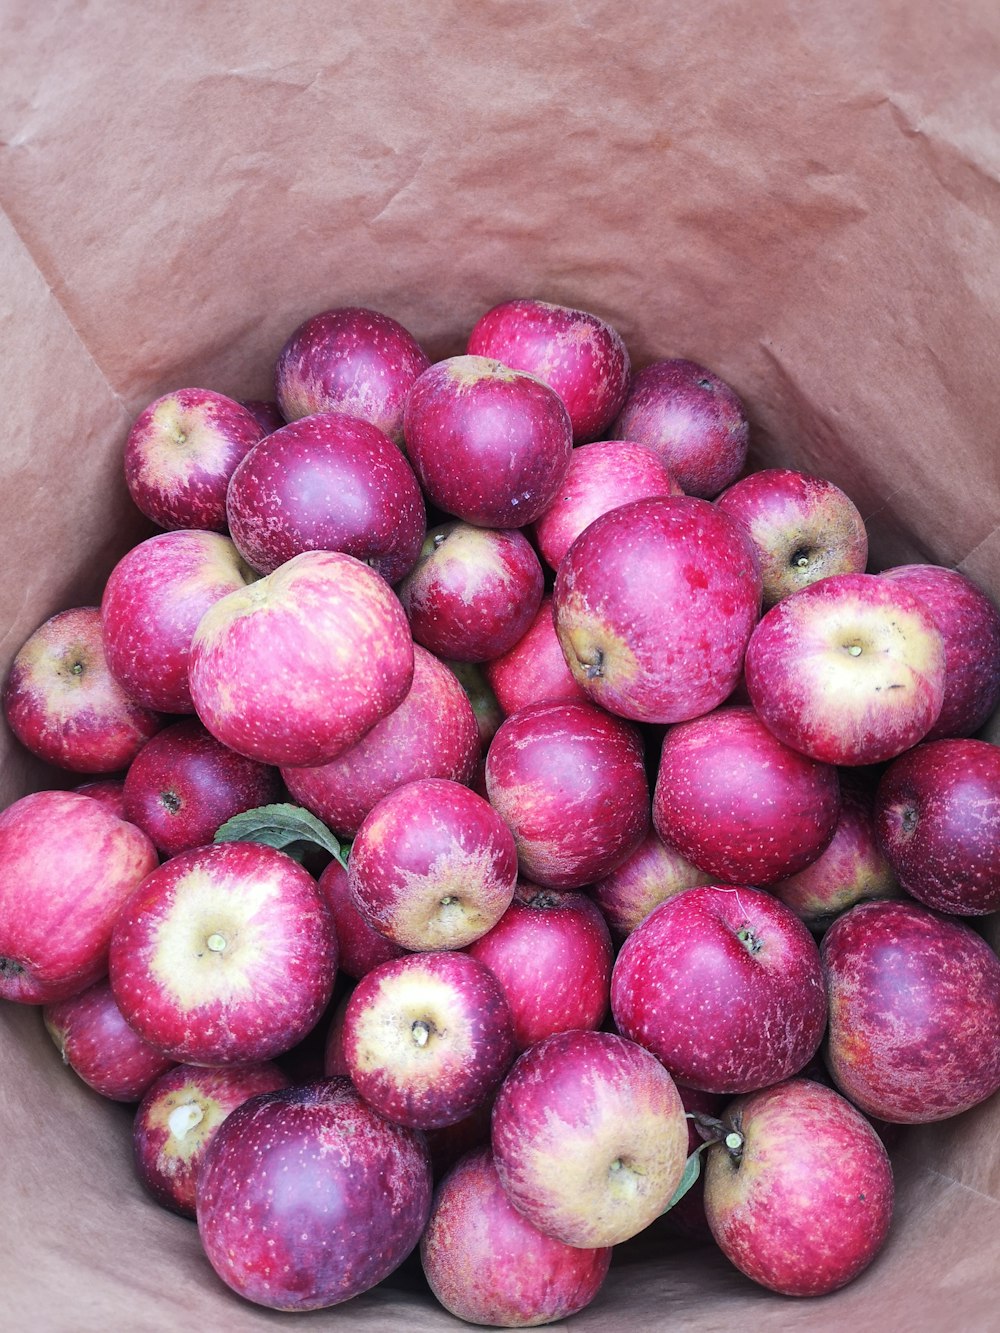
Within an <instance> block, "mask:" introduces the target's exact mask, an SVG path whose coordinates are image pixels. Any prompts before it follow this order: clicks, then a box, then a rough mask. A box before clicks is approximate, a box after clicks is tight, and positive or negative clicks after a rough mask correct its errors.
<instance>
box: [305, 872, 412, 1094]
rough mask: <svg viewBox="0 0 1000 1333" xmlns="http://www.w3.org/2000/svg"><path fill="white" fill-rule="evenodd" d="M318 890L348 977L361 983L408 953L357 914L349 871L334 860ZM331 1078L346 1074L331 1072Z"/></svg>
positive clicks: (342, 967)
mask: <svg viewBox="0 0 1000 1333" xmlns="http://www.w3.org/2000/svg"><path fill="white" fill-rule="evenodd" d="M319 887H320V889H321V890H322V892H323V896H324V897H325V898H326V905H327V907H329V909H330V915H331V917H332V918H333V925H334V929H335V931H336V935H337V950H338V954H339V957H338V963H339V966H340V970H341V972H343V973H344V975H345V976H348V977H352V978H353V979H354V980H355V981H360V980H361V978H362V977H363V976H365V975H366V973H368V972H370V971H371V970H372V968H373V967H378V965H379V963H387V962H389V960H390V959H392V958H400V957H401V956H402V955H403V954H404V953H405V952H406V951H405V949H404V948H403V947H402V945H400V944H394V943H393V941H392V940H389V939H386V937H385V936H384V935H380V934H379V933H378V931H377V930H375V929H374V928H373V927H372V926H370V925H369V924H368V922H367V921H366V920H365V919H364V917H363V916H362V915H361V913H360V912H359V911H358V909H357V906H356V904H355V902H354V895H353V894H352V893H351V886H350V882H349V880H348V877H347V870H346V869H345V867H344V866H342V865H341V863H340V862H339V861H337V860H333V861H331V862H330V864H329V865H328V866H327V867H326V869H325V870H324V871H323V873H322V874H321V875H320V877H319ZM327 1072H328V1073H332V1074H340V1073H344V1072H346V1071H344V1070H342V1069H330V1070H328V1071H327Z"/></svg>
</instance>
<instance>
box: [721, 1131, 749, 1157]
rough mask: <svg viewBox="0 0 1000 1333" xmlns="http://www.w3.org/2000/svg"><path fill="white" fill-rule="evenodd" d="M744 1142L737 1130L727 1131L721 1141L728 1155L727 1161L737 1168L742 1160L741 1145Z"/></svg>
mask: <svg viewBox="0 0 1000 1333" xmlns="http://www.w3.org/2000/svg"><path fill="white" fill-rule="evenodd" d="M745 1142H746V1140H745V1139H744V1137H743V1135H742V1134H741V1133H740V1131H739V1130H738V1129H731V1130H729V1131H728V1133H727V1134H726V1137H725V1139H723V1143H724V1144H725V1148H726V1152H728V1154H729V1160H730V1161H731V1162H732V1163H733V1165H734V1166H739V1164H740V1162H742V1160H743V1144H744V1143H745Z"/></svg>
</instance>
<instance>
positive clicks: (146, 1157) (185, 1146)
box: [132, 1061, 288, 1217]
mask: <svg viewBox="0 0 1000 1333" xmlns="http://www.w3.org/2000/svg"><path fill="white" fill-rule="evenodd" d="M287 1087H288V1079H287V1078H286V1077H285V1075H284V1074H283V1073H282V1071H281V1070H280V1069H279V1068H278V1066H277V1065H275V1064H271V1063H270V1061H261V1062H260V1063H257V1064H248V1065H236V1066H234V1067H232V1068H230V1069H206V1068H204V1067H203V1066H200V1065H174V1066H173V1068H172V1069H170V1070H169V1071H168V1072H167V1073H164V1074H162V1075H161V1076H160V1077H159V1078H157V1079H156V1081H155V1082H154V1083H152V1084H150V1086H149V1087H148V1088H147V1089H146V1092H145V1094H144V1096H143V1098H142V1101H141V1102H140V1103H139V1106H138V1108H137V1109H136V1113H135V1119H134V1120H133V1122H132V1153H133V1162H134V1164H135V1170H136V1174H137V1176H138V1177H139V1180H140V1181H141V1182H142V1184H143V1185H144V1186H145V1188H146V1189H147V1190H148V1191H149V1193H150V1194H151V1195H152V1196H153V1198H154V1199H155V1200H156V1202H157V1203H158V1204H160V1206H161V1207H163V1208H169V1209H170V1210H171V1212H175V1213H180V1214H181V1216H182V1217H194V1215H195V1188H196V1185H197V1182H198V1173H199V1171H200V1170H201V1165H202V1162H203V1161H204V1158H205V1153H206V1152H207V1151H208V1145H209V1144H210V1143H211V1142H212V1139H213V1138H214V1137H215V1133H216V1131H217V1130H218V1128H219V1126H220V1125H221V1124H222V1122H223V1120H225V1118H226V1116H227V1115H229V1114H230V1112H232V1111H235V1110H236V1108H237V1106H242V1105H243V1103H244V1102H245V1101H247V1100H249V1098H251V1097H256V1096H257V1094H258V1093H261V1092H276V1091H277V1090H278V1089H279V1088H287ZM185 1109H187V1110H188V1111H189V1113H190V1114H191V1116H192V1119H193V1120H194V1123H192V1124H191V1125H190V1127H189V1128H187V1127H185V1129H184V1132H183V1133H180V1134H178V1133H175V1132H174V1131H173V1129H172V1128H171V1124H170V1117H171V1116H172V1115H175V1114H177V1113H178V1112H179V1113H180V1114H181V1115H183V1114H184V1111H185Z"/></svg>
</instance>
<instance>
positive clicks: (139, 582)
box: [101, 529, 257, 713]
mask: <svg viewBox="0 0 1000 1333" xmlns="http://www.w3.org/2000/svg"><path fill="white" fill-rule="evenodd" d="M256 577H257V576H256V574H255V573H254V572H253V570H251V569H250V568H248V566H247V565H246V564H244V562H243V558H242V556H241V555H240V553H239V551H237V549H236V547H235V546H234V545H233V543H232V542H231V541H230V540H229V538H228V537H226V536H224V535H223V534H222V533H221V532H196V531H194V530H191V529H185V530H181V531H177V532H161V533H158V534H157V535H156V536H155V537H150V538H148V539H147V540H146V541H144V542H140V543H139V545H138V546H134V547H133V548H132V550H131V551H128V552H126V554H125V555H124V556H122V558H121V560H119V562H118V564H117V565H115V567H114V569H113V570H112V571H111V574H110V576H109V578H108V581H107V584H106V585H105V588H104V594H103V596H102V597H101V635H102V640H103V643H104V653H105V656H106V657H107V661H108V666H109V667H110V668H111V672H112V674H113V675H114V677H115V679H116V680H117V681H118V683H119V684H120V685H121V686H122V688H123V689H124V690H125V691H126V693H127V694H128V695H129V697H130V698H132V699H134V700H135V701H136V702H137V703H140V704H142V705H143V706H144V707H145V708H154V709H158V710H159V711H160V712H163V713H193V712H194V704H193V702H192V700H191V690H190V687H189V685H188V662H189V657H190V652H191V640H192V638H193V637H194V632H195V630H196V629H197V628H198V622H199V621H200V620H201V618H202V616H203V615H204V614H205V612H206V611H207V610H208V608H209V607H210V606H212V605H213V604H214V603H215V602H217V601H218V600H219V598H220V597H225V596H226V594H227V593H230V592H237V591H238V590H239V589H241V588H245V587H246V586H247V584H248V583H252V582H253V581H254V579H255V578H256Z"/></svg>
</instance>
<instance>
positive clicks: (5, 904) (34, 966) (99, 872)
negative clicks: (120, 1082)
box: [0, 791, 158, 1004]
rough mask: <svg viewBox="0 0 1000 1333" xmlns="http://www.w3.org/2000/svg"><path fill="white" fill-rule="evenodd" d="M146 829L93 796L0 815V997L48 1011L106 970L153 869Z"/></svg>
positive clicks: (34, 797) (25, 801)
mask: <svg viewBox="0 0 1000 1333" xmlns="http://www.w3.org/2000/svg"><path fill="white" fill-rule="evenodd" d="M157 865H158V857H157V855H156V848H155V847H154V846H153V844H152V843H151V842H150V840H149V838H147V836H146V835H145V833H143V831H142V829H138V828H136V827H135V826H134V825H133V824H129V823H126V822H125V821H124V820H122V819H119V818H118V817H117V816H116V815H115V814H113V813H112V812H111V811H110V810H108V809H107V808H106V807H105V806H103V805H102V804H101V802H100V801H95V800H92V799H91V798H90V797H89V796H86V795H81V794H79V793H78V792H66V791H41V792H33V793H32V794H31V795H29V796H22V797H21V799H20V800H19V801H15V802H14V803H13V805H9V806H8V807H7V809H6V810H4V811H3V812H2V813H0V997H2V998H3V999H5V1000H17V1001H19V1002H21V1003H22V1004H48V1003H51V1002H54V1001H57V1000H63V999H65V998H66V997H67V996H69V995H75V994H77V993H78V992H79V991H82V990H85V989H86V987H88V986H91V985H93V983H94V982H95V981H99V980H100V979H101V977H103V976H104V974H105V973H106V972H107V970H108V947H109V944H110V941H111V930H112V926H113V924H114V920H115V916H116V915H117V913H118V910H119V908H120V907H121V906H122V904H123V903H124V902H125V901H126V899H127V898H128V897H129V896H130V895H131V894H132V893H133V892H134V891H135V889H136V888H137V887H138V885H139V884H140V883H141V882H142V880H143V879H144V878H145V877H146V876H147V875H148V874H149V873H150V872H151V871H152V870H154V869H155V868H156V866H157Z"/></svg>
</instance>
